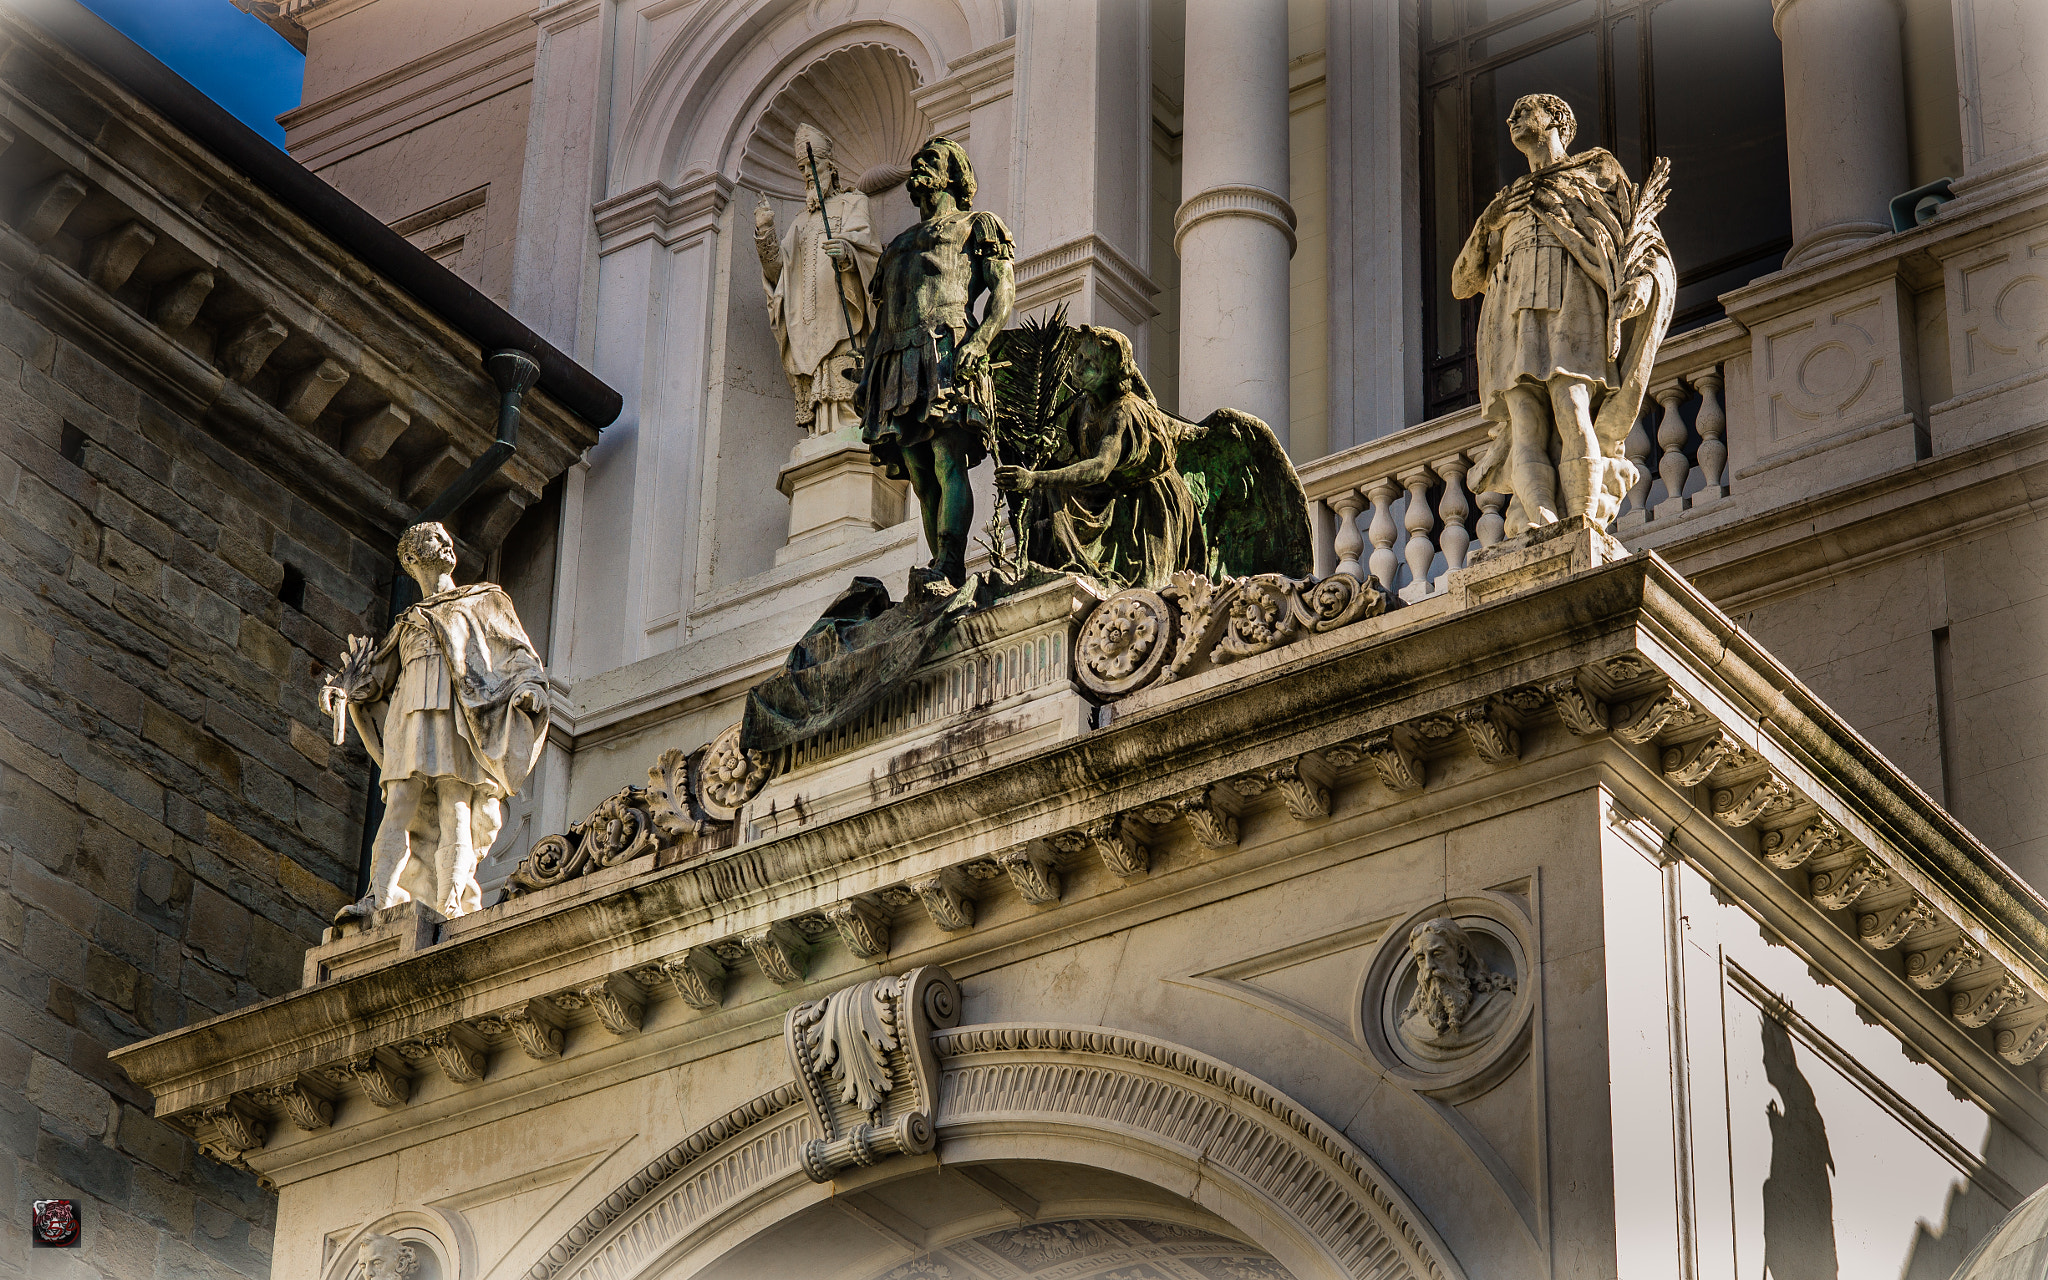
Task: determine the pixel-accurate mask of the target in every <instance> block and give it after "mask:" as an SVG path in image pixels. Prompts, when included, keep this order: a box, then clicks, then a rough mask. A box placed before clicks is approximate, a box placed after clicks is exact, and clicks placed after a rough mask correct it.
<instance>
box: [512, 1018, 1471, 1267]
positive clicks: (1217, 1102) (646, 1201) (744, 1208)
mask: <svg viewBox="0 0 2048 1280" xmlns="http://www.w3.org/2000/svg"><path fill="white" fill-rule="evenodd" d="M933 1047H934V1048H935V1049H936V1051H937V1053H938V1057H939V1061H940V1069H941V1072H942V1074H943V1076H944V1081H943V1083H942V1084H941V1086H940V1090H939V1093H940V1096H941V1097H942V1098H943V1099H945V1102H944V1103H943V1105H942V1106H941V1108H940V1111H939V1114H938V1115H937V1116H936V1117H935V1119H936V1128H937V1132H938V1142H939V1149H940V1152H941V1154H942V1156H944V1157H945V1158H946V1159H947V1160H948V1161H949V1162H952V1163H956V1164H982V1163H994V1162H1000V1161H1002V1160H1004V1159H1011V1158H1018V1159H1032V1160H1039V1161H1046V1160H1050V1161H1053V1162H1055V1163H1068V1164H1077V1165H1084V1166H1089V1167H1095V1168H1101V1169H1105V1170H1109V1171H1111V1172H1114V1173H1120V1174H1124V1175H1126V1176H1131V1177H1136V1178H1139V1179H1141V1180H1144V1181H1149V1182H1152V1183H1154V1184H1155V1185H1159V1186H1162V1187H1169V1188H1171V1187H1174V1186H1176V1185H1182V1184H1190V1185H1191V1184H1199V1186H1200V1190H1199V1192H1198V1193H1197V1203H1198V1204H1199V1205H1200V1207H1201V1208H1202V1209H1204V1210H1207V1211H1209V1212H1210V1213H1213V1214H1215V1215H1217V1216H1218V1217H1220V1218H1221V1219H1223V1220H1224V1221H1225V1222H1227V1223H1229V1224H1230V1227H1231V1229H1232V1231H1234V1232H1237V1233H1239V1234H1241V1235H1242V1236H1243V1238H1244V1239H1245V1240H1246V1241H1247V1242H1249V1243H1252V1244H1255V1245H1257V1246H1258V1247H1260V1248H1262V1249H1265V1250H1267V1251H1268V1252H1269V1253H1271V1254H1272V1255H1273V1256H1274V1257H1275V1258H1277V1259H1278V1260H1280V1261H1281V1262H1282V1263H1283V1264H1284V1265H1286V1266H1287V1267H1288V1268H1289V1269H1290V1270H1291V1271H1293V1272H1294V1274H1295V1275H1297V1276H1304V1275H1329V1276H1333V1277H1347V1278H1348V1277H1358V1278H1360V1280H1363V1278H1364V1277H1368V1276H1370V1277H1377V1278H1380V1280H1464V1272H1463V1269H1462V1268H1461V1267H1460V1266H1459V1265H1458V1263H1457V1261H1456V1260H1455V1259H1454V1258H1453V1257H1452V1255H1451V1253H1450V1251H1449V1249H1448V1248H1447V1247H1445V1245H1444V1243H1443V1240H1442V1238H1441V1237H1440V1236H1438V1234H1437V1233H1436V1231H1435V1229H1434V1228H1433V1227H1432V1226H1431V1225H1430V1223H1429V1222H1428V1220H1427V1219H1426V1218H1424V1217H1423V1215H1422V1214H1421V1212H1420V1211H1419V1210H1418V1209H1417V1208H1416V1207H1415V1205H1414V1204H1413V1203H1412V1202H1410V1201H1409V1200H1408V1198H1407V1197H1406V1195H1404V1194H1403V1193H1402V1192H1401V1190H1400V1189H1399V1188H1398V1187H1397V1186H1396V1185H1395V1184H1394V1182H1393V1181H1392V1179H1390V1178H1388V1177H1387V1175H1386V1173H1385V1172H1384V1171H1383V1170H1381V1169H1380V1168H1379V1166H1378V1165H1377V1164H1376V1163H1375V1162H1374V1161H1373V1160H1372V1158H1371V1157H1369V1156H1367V1155H1366V1154H1365V1153H1364V1152H1363V1151H1361V1150H1360V1149H1359V1148H1358V1147H1357V1146H1356V1145H1355V1144H1353V1143H1352V1142H1351V1141H1350V1140H1349V1139H1348V1138H1346V1137H1345V1136H1344V1135H1343V1134H1341V1133H1340V1132H1338V1131H1337V1130H1336V1129H1334V1128H1332V1127H1331V1126H1329V1125H1328V1124H1326V1123H1324V1122H1323V1121H1322V1120H1321V1119H1320V1118H1318V1117H1317V1116H1315V1115H1314V1114H1313V1113H1312V1112H1310V1111H1308V1110H1307V1109H1306V1108H1304V1107H1302V1106H1301V1105H1300V1104H1298V1103H1296V1102H1295V1101H1294V1100H1293V1099H1291V1098H1289V1097H1287V1096H1286V1095H1285V1094H1282V1093H1280V1092H1279V1091H1278V1090H1276V1089H1274V1088H1272V1087H1271V1086H1270V1085H1267V1084H1266V1083H1265V1082H1263V1081H1261V1080H1259V1079H1258V1078H1257V1077H1254V1076H1252V1075H1250V1074H1248V1073H1246V1072H1244V1071H1240V1070H1239V1069H1238V1068H1236V1067H1233V1066H1231V1065H1230V1064H1228V1063H1225V1062H1222V1061H1219V1060H1217V1059H1215V1058H1211V1057H1209V1056H1208V1055H1206V1054H1203V1053H1199V1052H1197V1051H1195V1050H1193V1049H1189V1048H1186V1047H1184V1046H1181V1045H1176V1044H1171V1043H1168V1042H1166V1041H1162V1040H1156V1039H1153V1038H1152V1037H1149V1036H1140V1035H1133V1034H1130V1033H1126V1032H1118V1031H1111V1030H1107V1029H1104V1028H1101V1027H1071V1026H1059V1025H1046V1024H1020V1023H1002V1024H985V1025H981V1026H965V1027H956V1028H952V1029H950V1030H946V1031H942V1032H939V1033H938V1034H936V1035H934V1036H933ZM818 1136H819V1134H818V1133H817V1132H816V1128H815V1125H814V1123H813V1121H812V1120H811V1118H810V1115H809V1112H808V1111H807V1110H806V1108H805V1107H804V1105H803V1102H802V1094H801V1092H800V1090H799V1089H798V1087H797V1085H796V1084H795V1083H794V1082H791V1083H788V1084H784V1085H780V1086H778V1087H777V1088H775V1089H771V1090H769V1091H768V1092H767V1093H764V1094H762V1095H761V1096H760V1097H758V1098H756V1099H754V1100H753V1101H752V1102H749V1103H746V1104H745V1105H743V1106H741V1107H738V1108H736V1109H734V1110H733V1111H731V1112H729V1113H727V1114H726V1115H724V1116H721V1117H719V1118H718V1119H716V1120H714V1121H712V1122H711V1123H710V1124H707V1125H705V1126H704V1127H703V1128H701V1129H699V1130H697V1131H696V1132H695V1133H692V1134H690V1135H689V1136H688V1137H686V1138H685V1139H683V1140H682V1141H681V1142H678V1143H677V1144H676V1145H675V1146H673V1147H671V1148H670V1149H669V1150H668V1151H666V1152H664V1153H663V1154H662V1155H661V1156H660V1157H659V1158H657V1159H656V1160H655V1161H654V1162H653V1163H651V1164H649V1165H648V1166H647V1167H645V1168H644V1169H642V1170H640V1171H639V1172H638V1173H636V1174H634V1175H633V1176H632V1177H630V1178H628V1179H627V1180H626V1181H625V1182H624V1183H622V1184H620V1185H619V1186H618V1187H617V1188H616V1189H614V1190H613V1191H612V1192H611V1193H610V1194H609V1195H607V1196H605V1197H603V1198H602V1199H601V1200H600V1201H599V1202H598V1204H597V1206H596V1207H595V1208H593V1209H591V1210H590V1211H589V1212H588V1213H586V1214H585V1215H584V1217H583V1218H582V1219H581V1220H579V1221H578V1222H576V1223H575V1224H574V1225H573V1226H572V1227H571V1228H570V1229H569V1230H568V1232H567V1233H565V1234H564V1235H563V1236H561V1237H560V1238H559V1239H558V1240H557V1241H556V1242H555V1244H554V1245H553V1247H551V1248H550V1249H548V1250H547V1252H546V1253H545V1254H543V1255H542V1256H541V1257H540V1258H539V1259H537V1260H536V1261H535V1262H534V1263H533V1264H532V1265H531V1266H530V1268H529V1269H528V1270H527V1271H526V1272H525V1273H524V1275H523V1280H595V1277H600V1276H607V1277H621V1276H632V1277H641V1276H646V1275H650V1274H653V1273H656V1272H658V1271H659V1270H660V1268H661V1267H662V1266H664V1265H667V1264H670V1263H673V1262H674V1261H675V1260H677V1259H679V1258H682V1257H684V1256H686V1255H687V1254H689V1253H690V1252H691V1251H692V1250H695V1249H700V1248H706V1247H710V1248H713V1249H716V1250H717V1251H718V1252H719V1253H721V1254H722V1253H724V1252H725V1249H726V1248H727V1247H729V1246H731V1245H733V1244H736V1243H738V1238H735V1235H734V1232H735V1230H736V1229H737V1230H738V1231H739V1233H740V1238H752V1237H755V1236H758V1235H759V1234H760V1233H762V1232H765V1231H770V1230H774V1229H775V1227H776V1225H777V1224H778V1223H781V1222H782V1221H784V1220H785V1219H787V1218H789V1217H791V1216H793V1215H794V1214H796V1213H798V1212H801V1211H802V1210H804V1209H805V1208H807V1207H809V1206H810V1205H812V1204H814V1203H816V1202H817V1201H818V1199H819V1197H820V1194H821V1189H820V1188H817V1187H816V1186H814V1185H813V1184H811V1183H810V1182H809V1180H808V1179H807V1178H805V1177H804V1175H803V1172H802V1164H801V1156H800V1151H801V1148H802V1146H803V1144H804V1143H805V1142H806V1141H808V1140H811V1139H814V1138H817V1137H818ZM1196 1175H1199V1176H1196ZM741 1224H744V1225H743V1226H742V1225H741ZM714 1238H716V1239H717V1240H718V1241H719V1242H720V1243H717V1244H714V1243H713V1239H714Z"/></svg>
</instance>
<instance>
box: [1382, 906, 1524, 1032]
mask: <svg viewBox="0 0 2048 1280" xmlns="http://www.w3.org/2000/svg"><path fill="white" fill-rule="evenodd" d="M1408 958H1409V959H1410V960H1411V961H1412V962H1413V966H1414V967H1413V970H1412V973H1413V978H1412V981H1413V983H1414V989H1413V990H1412V991H1411V992H1410V993H1409V996H1408V1001H1407V1003H1406V1004H1405V1005H1403V1006H1402V1008H1401V1015H1400V1020H1399V1022H1398V1024H1397V1025H1396V1028H1395V1029H1396V1031H1398V1033H1399V1034H1400V1037H1401V1040H1402V1042H1403V1043H1404V1044H1405V1045H1406V1046H1407V1048H1408V1050H1409V1051H1410V1052H1412V1053H1414V1054H1416V1055H1417V1056H1419V1057H1422V1058H1424V1059H1428V1060H1432V1061H1442V1060H1445V1059H1449V1058H1455V1057H1461V1056H1463V1055H1464V1054H1466V1053H1469V1052H1471V1051H1472V1049H1474V1048H1476V1047H1477V1046H1478V1045H1480V1044H1483V1043H1484V1042H1485V1041H1487V1040H1488V1039H1490V1038H1491V1037H1492V1036H1493V1034H1494V1032H1496V1031H1498V1030H1500V1028H1501V1026H1502V1024H1503V1023H1504V1022H1506V1020H1507V1017H1508V1014H1509V1013H1510V1012H1512V1011H1513V1007H1514V1001H1513V1000H1512V999H1511V998H1510V997H1511V996H1512V995H1513V993H1514V990H1515V979H1514V975H1512V974H1506V973H1498V972H1495V971H1494V970H1493V969H1492V968H1491V967H1490V966H1489V965H1488V964H1487V963H1486V960H1485V958H1484V957H1482V956H1481V955H1480V954H1479V950H1478V948H1477V947H1475V946H1474V945H1473V941H1472V936H1471V935H1470V934H1469V933H1467V932H1466V931H1465V928H1464V926H1463V925H1460V924H1459V923H1458V922H1457V921H1456V920H1453V919H1452V918H1451V917H1449V916H1438V917H1437V918H1436V919H1434V920H1425V921H1423V922H1422V923H1421V924H1418V925H1416V926H1415V928H1414V929H1412V930H1410V931H1409V934H1408Z"/></svg>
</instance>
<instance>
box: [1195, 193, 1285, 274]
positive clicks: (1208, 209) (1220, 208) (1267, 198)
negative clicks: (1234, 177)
mask: <svg viewBox="0 0 2048 1280" xmlns="http://www.w3.org/2000/svg"><path fill="white" fill-rule="evenodd" d="M1210 218H1253V219H1256V220H1258V221H1260V222H1270V223H1272V224H1273V225H1274V226H1276V227H1278V228H1280V231H1281V233H1282V234H1283V235H1285V236H1286V237H1287V253H1288V256H1290V257H1292V256H1293V254H1294V249H1295V241H1294V223H1295V219H1294V206H1293V205H1291V204H1288V203H1287V201H1286V200H1284V199H1282V198H1281V197H1280V196H1278V195H1275V194H1274V193H1273V192H1271V191H1268V190H1266V189H1265V188H1264V187H1251V186H1243V185H1230V186H1221V187H1211V188H1209V189H1208V190H1207V191H1204V192H1202V193H1201V194H1199V195H1196V196H1194V197H1192V198H1191V199H1189V200H1188V201H1187V202H1186V203H1184V204H1182V205H1181V207H1180V209H1179V210H1178V211H1177V212H1175V213H1174V215H1173V251H1174V252H1175V253H1179V252H1180V249H1181V241H1182V240H1183V239H1185V238H1186V236H1187V234H1188V231H1189V230H1190V229H1191V228H1192V227H1194V226H1195V224H1196V223H1199V222H1205V221H1207V220H1208V219H1210Z"/></svg>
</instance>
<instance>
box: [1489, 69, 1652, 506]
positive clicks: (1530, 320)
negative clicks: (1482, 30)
mask: <svg viewBox="0 0 2048 1280" xmlns="http://www.w3.org/2000/svg"><path fill="white" fill-rule="evenodd" d="M1577 129H1578V123H1577V121H1576V119H1575V118H1574V117H1573V115H1572V109H1571V107H1570V106H1569V105H1567V104H1566V103H1565V101H1564V100H1563V99H1562V98H1558V97H1555V96H1553V95H1551V94H1547V93H1537V94H1530V95H1529V96H1527V97H1524V98H1522V99H1520V100H1518V101H1517V102H1516V103H1515V105H1514V109H1513V110H1512V111H1510V112H1509V113H1508V132H1509V136H1510V137H1511V138H1512V139H1513V140H1514V144H1515V147H1516V149H1517V150H1519V151H1520V152H1521V153H1522V154H1523V156H1525V157H1526V158H1527V159H1528V161H1529V172H1528V173H1526V174H1524V175H1522V176H1521V177H1518V178H1516V179H1515V180H1514V181H1513V182H1511V183H1509V184H1508V185H1507V186H1506V187H1504V188H1503V189H1502V190H1501V191H1500V192H1499V193H1497V194H1496V195H1495V196H1494V197H1493V200H1492V201H1491V202H1490V203H1488V204H1487V206H1486V208H1485V209H1484V210H1483V211H1481V213H1480V215H1479V218H1478V220H1477V221H1476V222H1475V223H1474V224H1473V227H1472V232H1471V235H1470V236H1468V237H1467V238H1466V241H1465V246H1464V248H1463V249H1462V250H1460V251H1459V253H1458V258H1457V261H1456V263H1455V264H1454V265H1453V266H1452V268H1451V291H1452V292H1453V293H1454V294H1456V295H1457V296H1458V297H1460V298H1470V297H1472V296H1474V295H1475V294H1482V293H1483V294H1485V295H1486V300H1485V302H1484V303H1483V304H1482V306H1481V308H1480V312H1479V338H1478V356H1479V403H1480V408H1481V410H1482V412H1483V413H1484V414H1485V416H1486V418H1487V419H1488V420H1489V421H1490V422H1492V423H1493V438H1492V440H1491V442H1490V443H1489V445H1488V446H1487V448H1486V450H1485V452H1484V453H1483V454H1482V455H1481V457H1480V459H1479V462H1478V464H1477V465H1476V466H1474V467H1473V469H1472V474H1471V478H1470V484H1471V488H1472V491H1473V492H1475V493H1477V492H1483V491H1487V490H1491V491H1493V492H1496V493H1506V494H1510V495H1512V496H1513V498H1514V503H1513V504H1512V505H1511V506H1510V508H1509V510H1508V518H1507V532H1508V534H1509V535H1510V536H1513V535H1515V534H1518V533H1521V532H1523V531H1524V530H1526V529H1528V528H1529V527H1530V526H1532V525H1545V524H1552V523H1555V522H1556V521H1558V520H1560V519H1563V518H1566V517H1570V516H1584V517H1586V518H1587V519H1588V520H1589V521H1590V522H1591V523H1592V524H1594V525H1595V526H1596V527H1598V528H1603V529H1604V528H1606V527H1607V526H1608V525H1610V524H1612V523H1613V521H1614V517H1615V516H1616V515H1617V514H1618V513H1619V512H1620V510H1621V501H1622V499H1623V497H1624V496H1626V495H1627V493H1628V490H1629V487H1630V486H1631V485H1633V484H1634V483H1635V480H1636V469H1635V466H1634V464H1632V463H1630V462H1629V461H1628V460H1627V459H1625V458H1624V457H1623V456H1622V446H1623V442H1624V441H1625V440H1626V438H1627V436H1628V433H1629V428H1630V427H1631V426H1632V425H1633V424H1634V422H1635V419H1636V415H1637V413H1638V412H1640V411H1641V408H1642V403H1643V392H1644V391H1645V389H1646V388H1647V387H1648V384H1649V379H1650V371H1651V367H1652V366H1653V365H1654V364H1655V362H1656V358H1657V347H1658V345H1659V344H1660V343H1661V342H1662V341H1663V339H1664V332H1665V330H1666V329H1667V328H1668V327H1669V326H1670V323H1671V311H1672V305H1673V299H1674V296H1675V294H1676V290H1677V274H1676V271H1675V269H1674V267H1673V266H1672V262H1671V252H1670V250H1669V249H1667V248H1666V247H1665V244H1664V236H1663V233H1662V232H1661V231H1659V230H1658V228H1657V215H1658V213H1659V212H1661V211H1662V209H1663V207H1664V200H1665V194H1666V192H1665V186H1666V178H1667V175H1668V174H1669V172H1670V165H1669V163H1668V162H1667V161H1665V160H1662V159H1659V160H1658V161H1657V162H1656V164H1655V165H1654V166H1652V168H1651V170H1650V176H1649V178H1648V179H1647V180H1646V181H1645V182H1644V183H1643V185H1642V186H1641V187H1640V188H1639V187H1637V186H1636V185H1635V184H1634V183H1633V182H1631V181H1630V180H1629V177H1628V174H1627V173H1625V172H1624V171H1623V170H1622V167H1621V162H1620V161H1619V160H1616V159H1615V158H1614V156H1613V155H1612V154H1610V153H1608V152H1607V151H1604V150H1601V149H1600V148H1597V147H1595V148H1593V149H1591V150H1588V151H1582V152H1579V153H1578V154H1576V155H1567V154H1566V152H1565V148H1566V147H1568V146H1570V145H1571V141H1572V137H1573V135H1574V134H1575V133H1576V131H1577Z"/></svg>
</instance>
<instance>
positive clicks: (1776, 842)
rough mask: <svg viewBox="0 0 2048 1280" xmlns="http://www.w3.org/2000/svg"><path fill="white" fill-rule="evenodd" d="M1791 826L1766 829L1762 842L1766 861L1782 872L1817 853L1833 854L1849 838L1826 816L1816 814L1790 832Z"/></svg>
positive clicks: (1803, 862) (1800, 864) (1803, 863)
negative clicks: (1775, 829) (1793, 833)
mask: <svg viewBox="0 0 2048 1280" xmlns="http://www.w3.org/2000/svg"><path fill="white" fill-rule="evenodd" d="M1789 830H1790V829H1789V828H1787V829H1784V830H1778V831H1766V832H1765V833H1764V838H1763V842H1762V847H1763V856H1764V861H1766V862H1768V863H1770V864H1771V865H1772V866H1774V867H1776V868H1778V869H1779V870H1780V871H1791V870H1793V869H1795V868H1797V867H1801V866H1804V865H1805V864H1806V863H1807V862H1809V861H1810V860H1812V859H1813V858H1814V857H1815V856H1816V855H1825V854H1830V853H1833V852H1834V851H1836V850H1837V849H1840V848H1842V847H1843V846H1844V845H1845V844H1847V843H1848V841H1849V837H1848V836H1847V835H1846V834H1844V833H1843V831H1842V829H1841V828H1840V827H1838V826H1836V825H1835V824H1834V822H1833V821H1832V820H1831V819H1829V818H1827V817H1824V816H1823V817H1816V818H1814V819H1813V820H1812V821H1810V822H1808V823H1807V824H1806V825H1805V826H1803V827H1801V828H1799V831H1798V834H1796V835H1791V834H1788V832H1789Z"/></svg>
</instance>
